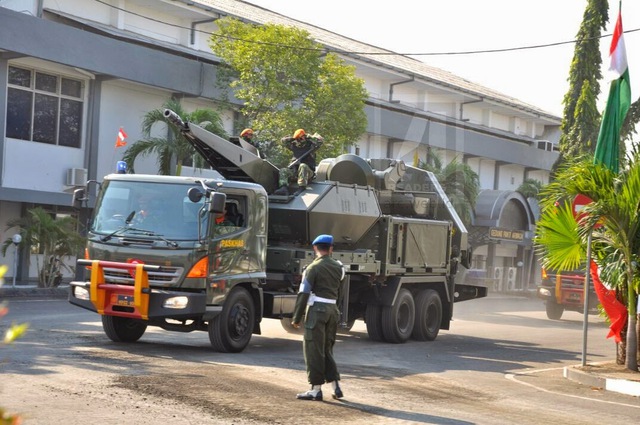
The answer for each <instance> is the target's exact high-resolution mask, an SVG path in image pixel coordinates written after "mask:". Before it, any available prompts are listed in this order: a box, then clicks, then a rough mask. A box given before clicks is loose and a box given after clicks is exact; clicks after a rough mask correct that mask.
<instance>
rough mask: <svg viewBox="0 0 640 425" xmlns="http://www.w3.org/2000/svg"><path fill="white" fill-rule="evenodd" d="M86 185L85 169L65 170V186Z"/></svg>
mask: <svg viewBox="0 0 640 425" xmlns="http://www.w3.org/2000/svg"><path fill="white" fill-rule="evenodd" d="M86 183H87V169H86V168H69V169H68V170H67V180H66V182H65V184H66V185H67V186H84V185H85V184H86Z"/></svg>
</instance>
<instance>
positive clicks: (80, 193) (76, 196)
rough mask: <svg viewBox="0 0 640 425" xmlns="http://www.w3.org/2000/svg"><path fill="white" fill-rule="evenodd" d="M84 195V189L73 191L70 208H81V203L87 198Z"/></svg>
mask: <svg viewBox="0 0 640 425" xmlns="http://www.w3.org/2000/svg"><path fill="white" fill-rule="evenodd" d="M85 194H86V190H85V188H80V189H76V190H74V191H73V200H72V201H71V206H72V207H75V208H80V207H81V206H82V203H83V202H84V201H86V200H87V198H86V197H85Z"/></svg>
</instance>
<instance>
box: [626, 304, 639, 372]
mask: <svg viewBox="0 0 640 425" xmlns="http://www.w3.org/2000/svg"><path fill="white" fill-rule="evenodd" d="M637 323H638V321H637V315H636V314H629V318H628V321H627V351H626V363H625V366H626V367H627V369H629V370H633V371H635V372H637V371H638V334H637V332H636V327H637Z"/></svg>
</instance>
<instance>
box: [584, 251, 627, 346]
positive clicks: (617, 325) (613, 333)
mask: <svg viewBox="0 0 640 425" xmlns="http://www.w3.org/2000/svg"><path fill="white" fill-rule="evenodd" d="M589 269H590V271H591V281H592V282H593V287H594V289H595V290H596V295H597V296H598V300H599V301H600V304H602V308H604V311H605V312H606V313H607V316H609V320H610V321H611V325H610V326H609V334H608V335H607V338H611V337H613V338H614V340H615V341H616V342H620V341H622V337H621V335H620V334H621V332H622V330H623V329H624V326H625V325H626V324H627V307H625V306H624V304H622V303H621V302H620V301H618V299H617V298H616V291H614V290H612V289H608V288H607V287H605V286H604V285H603V284H602V281H601V280H600V276H598V265H597V264H596V262H595V261H593V260H591V266H590V267H589Z"/></svg>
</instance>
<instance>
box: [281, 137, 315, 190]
mask: <svg viewBox="0 0 640 425" xmlns="http://www.w3.org/2000/svg"><path fill="white" fill-rule="evenodd" d="M323 141H324V140H323V139H322V136H320V135H319V134H313V135H308V134H307V133H306V132H305V131H304V129H302V128H299V129H298V130H296V131H295V133H293V137H283V138H282V143H283V144H284V145H285V146H286V147H287V148H288V149H290V150H291V152H293V159H294V162H293V163H292V165H291V166H290V167H292V168H293V169H294V171H295V173H296V174H297V177H298V186H299V187H300V188H301V189H304V188H305V187H307V186H308V185H309V183H310V182H311V180H313V177H314V174H315V169H316V154H315V151H316V150H317V148H318V147H319V146H320V145H322V142H323Z"/></svg>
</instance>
